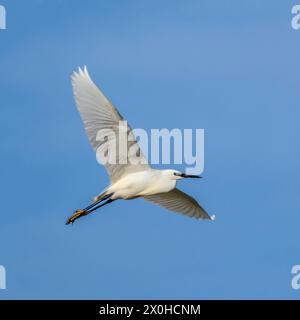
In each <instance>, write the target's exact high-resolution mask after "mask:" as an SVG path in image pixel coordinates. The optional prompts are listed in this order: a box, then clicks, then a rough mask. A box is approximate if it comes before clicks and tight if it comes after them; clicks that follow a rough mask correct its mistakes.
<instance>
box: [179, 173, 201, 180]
mask: <svg viewBox="0 0 300 320" xmlns="http://www.w3.org/2000/svg"><path fill="white" fill-rule="evenodd" d="M181 176H182V177H183V178H198V179H199V178H202V177H201V176H197V175H194V174H185V173H182V174H181Z"/></svg>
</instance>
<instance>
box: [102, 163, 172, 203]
mask: <svg viewBox="0 0 300 320" xmlns="http://www.w3.org/2000/svg"><path fill="white" fill-rule="evenodd" d="M170 177H172V176H171V174H170V171H169V170H155V169H150V170H145V171H139V172H135V173H129V174H128V175H125V176H124V177H122V178H121V179H119V180H118V181H116V182H115V183H113V184H112V185H111V186H109V187H108V188H107V190H106V192H107V193H108V194H112V196H111V198H112V199H114V200H115V199H125V200H127V199H132V198H136V197H144V196H150V195H153V194H156V193H164V192H169V191H171V190H173V189H174V188H175V186H176V179H170Z"/></svg>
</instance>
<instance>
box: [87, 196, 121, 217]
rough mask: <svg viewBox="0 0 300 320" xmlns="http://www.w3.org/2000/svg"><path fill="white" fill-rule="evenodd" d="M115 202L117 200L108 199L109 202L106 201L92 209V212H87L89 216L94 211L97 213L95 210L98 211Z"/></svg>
mask: <svg viewBox="0 0 300 320" xmlns="http://www.w3.org/2000/svg"><path fill="white" fill-rule="evenodd" d="M113 201H115V200H112V199H108V200H107V201H105V202H103V203H101V204H99V205H98V206H96V207H94V208H93V209H91V210H87V212H86V214H89V213H91V212H93V211H95V210H97V209H99V208H101V207H103V206H105V205H106V204H109V203H111V202H113Z"/></svg>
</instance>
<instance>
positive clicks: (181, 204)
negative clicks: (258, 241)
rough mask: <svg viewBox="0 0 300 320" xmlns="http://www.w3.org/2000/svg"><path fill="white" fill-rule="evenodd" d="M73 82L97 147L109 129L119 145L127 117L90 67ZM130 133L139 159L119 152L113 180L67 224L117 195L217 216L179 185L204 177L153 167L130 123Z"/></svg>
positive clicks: (108, 166)
mask: <svg viewBox="0 0 300 320" xmlns="http://www.w3.org/2000/svg"><path fill="white" fill-rule="evenodd" d="M72 86H73V92H74V97H75V101H76V105H77V108H78V111H79V113H80V115H81V118H82V121H83V124H84V127H85V130H86V133H87V136H88V139H89V141H90V143H91V145H92V147H93V149H94V150H95V151H97V150H98V148H99V147H101V145H102V144H103V141H99V139H97V134H98V132H99V131H100V130H107V129H109V130H110V131H112V132H114V133H115V135H114V136H113V138H112V139H111V140H114V141H110V142H114V144H115V145H117V146H119V141H118V140H119V139H118V137H119V135H118V133H119V132H118V131H119V130H120V129H119V128H120V127H119V122H120V121H124V118H123V117H122V116H121V115H120V113H119V111H118V110H117V109H116V108H115V107H114V106H113V105H112V104H111V102H110V101H109V100H108V99H107V98H106V97H105V95H104V94H103V93H102V92H101V90H100V89H99V88H98V87H97V86H96V85H95V84H94V82H93V81H92V79H91V78H90V76H89V73H88V71H87V68H86V67H84V69H83V70H82V69H81V68H79V69H78V71H77V72H76V71H75V72H74V73H73V75H72ZM127 134H128V135H131V139H130V141H129V142H128V146H127V148H129V147H132V146H135V147H136V151H137V153H138V154H139V158H138V159H139V161H138V162H135V163H132V162H133V161H130V160H132V159H131V157H133V156H132V155H131V154H130V153H128V152H127V153H126V155H123V158H124V157H125V158H126V160H127V161H125V162H124V161H119V160H120V158H122V154H121V155H120V154H118V158H117V161H116V162H115V163H109V162H107V163H105V164H104V166H105V168H106V170H107V172H108V175H109V177H110V181H111V184H110V185H109V186H108V187H107V188H106V189H105V190H104V191H103V192H102V193H101V194H99V195H98V196H96V197H95V198H94V201H93V203H92V204H91V205H89V206H87V207H86V208H85V209H79V210H76V211H75V212H74V214H73V215H72V216H71V217H70V218H69V219H68V220H67V222H66V224H70V223H73V222H74V221H75V220H77V219H78V218H80V217H82V216H86V215H88V214H89V213H91V212H93V211H95V210H96V209H98V208H100V207H102V206H104V205H106V204H108V203H111V202H113V201H115V200H117V199H125V200H128V199H135V198H139V197H142V198H144V199H145V200H148V201H151V202H153V203H155V204H158V205H160V206H162V207H164V208H166V209H169V210H171V211H175V212H180V213H183V214H185V215H187V216H190V217H195V218H199V219H208V220H214V216H210V215H209V214H208V213H207V212H206V211H205V210H204V209H203V208H202V207H201V206H200V205H199V203H198V202H197V201H196V200H195V199H193V198H192V197H191V196H189V195H187V194H185V193H184V192H182V191H180V190H178V189H176V183H177V180H180V179H184V178H201V177H200V176H196V175H188V174H185V173H182V172H179V171H177V170H156V169H153V168H151V167H150V166H149V164H148V163H147V160H146V159H145V157H144V156H143V154H142V152H141V150H140V148H139V146H138V143H137V142H136V140H135V139H134V136H133V133H132V131H131V128H130V127H128V132H127ZM132 137H133V138H132ZM137 153H136V154H137ZM123 160H124V159H123ZM135 160H136V159H135Z"/></svg>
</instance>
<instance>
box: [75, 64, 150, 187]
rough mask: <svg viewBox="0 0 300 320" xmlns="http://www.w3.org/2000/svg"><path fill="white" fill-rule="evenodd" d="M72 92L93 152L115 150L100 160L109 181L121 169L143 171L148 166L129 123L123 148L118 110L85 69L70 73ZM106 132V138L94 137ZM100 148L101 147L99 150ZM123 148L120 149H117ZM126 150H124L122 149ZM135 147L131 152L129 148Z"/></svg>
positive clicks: (113, 178) (115, 177) (114, 179)
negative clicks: (120, 139)
mask: <svg viewBox="0 0 300 320" xmlns="http://www.w3.org/2000/svg"><path fill="white" fill-rule="evenodd" d="M72 85H73V92H74V97H75V101H76V105H77V108H78V111H79V113H80V115H81V118H82V121H83V124H84V127H85V130H86V133H87V136H88V139H89V141H90V143H91V145H92V147H93V149H94V150H95V151H97V150H100V151H101V152H102V153H104V151H106V150H104V148H106V149H107V151H106V152H110V151H109V150H112V149H110V148H114V149H115V150H114V151H115V155H116V157H115V161H112V162H109V161H108V162H106V163H102V164H103V165H104V166H105V168H106V170H107V172H108V174H109V176H110V179H111V181H112V182H114V181H116V180H118V179H119V178H120V177H121V176H122V175H123V174H124V173H125V172H126V174H127V173H131V172H136V171H143V170H147V169H148V168H149V165H148V164H147V163H148V162H147V160H146V158H145V157H144V156H143V154H142V152H141V150H140V148H139V145H138V144H137V142H136V140H135V138H134V135H133V133H132V130H131V128H130V126H127V127H126V129H125V131H126V133H127V137H129V138H127V148H125V150H124V146H121V144H122V143H120V141H119V131H120V126H119V122H120V121H124V118H123V117H122V116H121V115H120V113H119V112H118V110H117V109H116V108H115V107H114V106H113V105H112V103H111V102H110V101H109V100H108V99H107V98H106V97H105V95H104V94H103V93H102V92H101V90H100V89H99V88H98V87H97V86H96V85H95V84H94V82H93V81H92V79H91V78H90V76H89V74H88V71H87V68H86V67H84V70H81V69H80V68H79V69H78V71H77V72H74V73H73V75H72ZM100 130H101V132H106V133H107V139H106V140H99V139H97V135H98V133H99V132H100ZM101 148H102V149H101ZM119 150H123V151H121V152H120V151H119ZM126 150H127V152H125V151H126ZM130 150H135V153H134V154H132V153H130V152H129V151H130ZM133 158H134V159H133Z"/></svg>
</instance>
